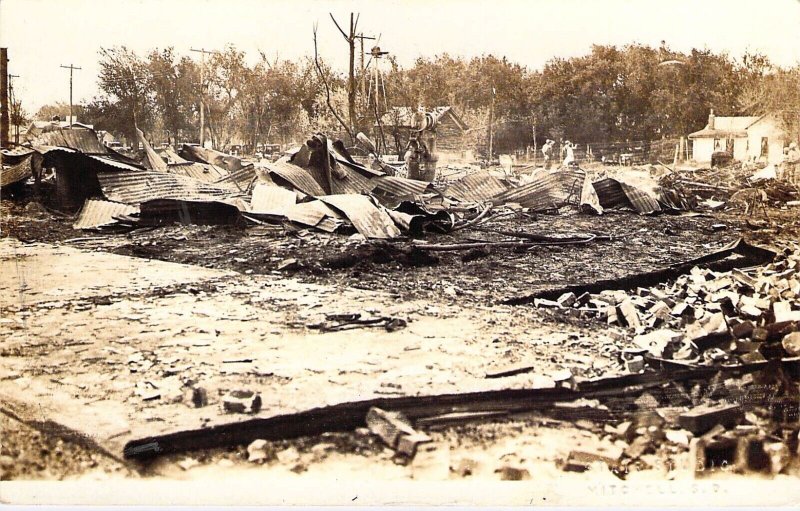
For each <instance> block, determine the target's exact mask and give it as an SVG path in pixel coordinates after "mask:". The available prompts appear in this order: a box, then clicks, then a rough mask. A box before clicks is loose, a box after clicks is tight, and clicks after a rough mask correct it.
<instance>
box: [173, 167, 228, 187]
mask: <svg viewBox="0 0 800 511" xmlns="http://www.w3.org/2000/svg"><path fill="white" fill-rule="evenodd" d="M167 172H170V173H172V174H177V175H179V176H185V177H190V178H192V179H197V180H198V181H205V182H206V183H216V182H218V181H219V180H220V179H222V178H224V177H226V176H227V175H228V172H227V171H226V170H223V169H221V168H219V167H216V166H214V165H211V164H208V163H197V162H187V163H178V164H174V165H170V166H169V167H168V168H167Z"/></svg>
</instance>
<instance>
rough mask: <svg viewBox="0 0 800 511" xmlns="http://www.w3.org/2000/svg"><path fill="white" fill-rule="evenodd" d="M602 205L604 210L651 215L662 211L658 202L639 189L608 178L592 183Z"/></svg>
mask: <svg viewBox="0 0 800 511" xmlns="http://www.w3.org/2000/svg"><path fill="white" fill-rule="evenodd" d="M592 187H593V188H594V190H595V192H596V193H597V197H598V199H599V201H600V205H601V206H602V207H604V208H609V209H614V208H629V209H632V210H634V211H636V212H638V213H639V214H642V215H649V214H652V213H657V212H660V211H661V206H660V205H659V204H658V201H657V200H656V199H655V198H654V197H651V196H650V195H648V194H647V193H645V192H644V191H642V190H640V189H639V188H637V187H635V186H632V185H629V184H627V183H624V182H622V181H618V180H616V179H612V178H610V177H607V178H605V179H601V180H600V181H596V182H594V183H592Z"/></svg>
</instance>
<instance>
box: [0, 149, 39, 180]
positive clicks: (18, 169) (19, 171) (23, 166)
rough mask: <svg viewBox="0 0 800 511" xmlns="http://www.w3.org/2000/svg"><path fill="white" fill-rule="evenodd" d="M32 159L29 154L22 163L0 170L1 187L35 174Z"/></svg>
mask: <svg viewBox="0 0 800 511" xmlns="http://www.w3.org/2000/svg"><path fill="white" fill-rule="evenodd" d="M31 159H32V158H31V157H30V156H28V157H27V158H25V159H24V160H23V161H21V162H20V163H17V164H16V165H13V166H11V167H7V168H4V169H2V170H0V187H3V186H8V185H11V184H14V183H18V182H20V181H23V180H25V179H28V178H29V177H31V175H33V171H32V170H31Z"/></svg>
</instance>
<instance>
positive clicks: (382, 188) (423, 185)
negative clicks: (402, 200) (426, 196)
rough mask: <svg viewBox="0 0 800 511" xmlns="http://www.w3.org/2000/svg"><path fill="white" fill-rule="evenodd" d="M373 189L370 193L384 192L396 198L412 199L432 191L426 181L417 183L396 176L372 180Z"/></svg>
mask: <svg viewBox="0 0 800 511" xmlns="http://www.w3.org/2000/svg"><path fill="white" fill-rule="evenodd" d="M372 183H373V184H374V187H373V188H372V190H371V191H374V192H385V193H389V194H391V195H395V196H397V197H412V196H414V195H422V194H423V193H425V192H427V191H434V188H433V185H432V184H431V183H428V182H427V181H417V180H416V179H407V178H404V177H397V176H381V177H376V178H373V179H372Z"/></svg>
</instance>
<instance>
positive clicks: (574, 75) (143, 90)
mask: <svg viewBox="0 0 800 511" xmlns="http://www.w3.org/2000/svg"><path fill="white" fill-rule="evenodd" d="M99 57H100V58H99V64H100V74H99V76H98V85H99V89H100V91H101V93H100V94H99V95H98V96H96V97H94V98H93V99H92V100H91V101H89V102H86V103H85V104H82V105H80V106H79V109H78V116H79V119H81V120H82V121H83V122H86V123H91V124H94V125H95V127H96V129H102V130H107V131H109V132H111V133H113V134H116V135H121V136H124V137H125V138H126V139H127V140H129V141H131V140H135V132H134V126H135V125H136V126H138V127H139V128H141V129H143V130H144V131H145V132H146V133H148V136H149V137H150V138H151V139H153V140H154V141H167V140H169V141H171V142H173V143H175V142H185V141H189V142H196V141H197V139H198V138H199V135H198V132H199V112H200V108H201V105H204V108H205V119H206V124H207V126H208V133H209V136H210V138H211V139H212V141H213V143H214V145H215V147H220V148H224V147H226V146H229V145H230V144H234V143H236V144H244V145H250V146H253V147H254V146H255V145H256V144H257V143H288V142H299V141H302V140H304V139H305V137H307V136H308V135H309V134H310V133H313V132H317V131H322V132H326V133H328V134H329V135H331V136H338V137H341V138H345V139H346V138H349V137H348V133H347V131H349V130H346V129H343V126H342V121H341V119H342V118H344V119H347V118H348V113H353V115H354V117H355V118H354V119H351V120H350V122H352V127H354V128H355V129H356V131H364V132H366V133H370V134H374V133H375V131H376V130H375V126H376V124H377V123H376V117H382V116H383V114H384V113H385V111H386V110H387V109H391V108H392V107H395V106H411V107H416V106H425V107H429V108H430V107H435V106H442V105H449V106H453V107H454V108H455V110H456V111H457V112H458V114H459V115H460V116H461V117H462V119H463V120H464V121H465V123H466V124H467V125H468V126H469V129H468V132H467V140H468V141H469V144H470V145H472V146H473V148H474V149H476V150H479V151H481V150H482V151H485V150H486V146H487V144H488V138H489V131H490V130H491V131H492V136H493V142H494V148H495V151H494V152H495V154H497V153H504V152H513V151H517V150H524V149H525V147H528V146H532V145H534V144H536V145H538V146H541V144H542V143H543V142H544V141H545V140H546V139H554V140H567V139H569V140H571V141H572V142H577V143H580V144H592V143H608V142H612V141H613V142H624V141H656V140H659V139H664V138H669V137H677V136H685V135H687V134H689V133H691V132H692V131H696V130H699V129H701V128H703V126H705V124H706V120H707V118H708V113H709V110H710V109H711V108H713V109H714V111H715V113H716V114H717V115H759V114H762V113H766V112H768V111H777V112H779V113H780V114H781V115H783V118H784V121H785V123H786V128H787V129H788V130H789V131H790V133H792V135H793V136H794V137H796V136H797V133H798V127H799V126H798V120H799V119H800V88H798V85H797V84H798V83H800V81H799V80H800V66H795V67H792V68H781V67H779V66H776V65H774V64H772V63H771V62H770V61H769V59H768V58H767V57H765V56H763V55H759V54H752V53H748V54H745V55H743V56H742V57H740V58H734V57H732V56H730V55H729V54H726V53H714V52H712V51H710V50H707V49H703V50H698V49H693V50H691V51H689V52H678V51H674V50H672V49H670V48H668V47H667V46H666V45H664V44H662V45H661V46H660V47H658V48H654V47H651V46H646V45H639V44H631V45H627V46H624V47H615V46H602V45H595V46H593V47H592V48H591V51H590V52H589V53H588V54H586V55H584V56H581V57H573V58H568V59H564V58H553V59H551V60H549V61H548V62H547V63H546V64H545V65H544V67H543V68H542V69H541V70H530V69H528V68H526V67H525V66H521V65H519V64H517V63H514V62H511V61H509V60H507V59H506V58H501V57H496V56H493V55H484V56H481V57H475V58H470V59H466V58H463V57H457V56H452V55H448V54H442V55H436V56H434V57H420V58H418V59H417V60H416V61H415V62H414V63H413V64H412V65H411V66H408V67H405V68H404V67H402V66H400V65H399V64H398V63H397V61H396V60H395V59H394V58H392V56H391V55H390V56H388V57H387V58H385V59H381V61H382V64H381V65H382V67H383V69H382V72H381V78H382V82H381V87H382V89H381V90H382V91H385V99H382V101H380V102H377V104H376V102H372V103H367V101H366V97H365V94H363V93H362V91H363V89H361V88H357V89H358V90H357V91H356V92H357V93H356V94H353V95H352V96H350V95H349V92H350V90H351V88H352V85H351V84H350V82H349V81H348V78H349V77H348V76H347V74H346V73H342V72H339V71H337V70H334V69H332V68H331V67H330V66H329V65H327V64H326V63H325V62H324V60H321V59H319V60H316V61H315V59H314V58H312V57H306V58H303V59H300V60H299V61H296V62H294V61H289V60H285V59H277V58H276V59H270V58H269V57H268V56H267V55H266V54H264V53H261V54H260V55H259V58H258V59H257V61H256V63H255V64H248V63H247V59H246V55H245V53H244V52H243V51H240V50H238V49H237V48H236V47H234V46H228V47H226V48H224V49H223V50H221V51H218V52H214V53H213V54H211V55H210V56H208V57H207V58H206V59H205V61H204V63H202V64H201V63H200V62H198V61H197V59H192V58H190V57H189V56H188V55H179V54H178V53H177V52H176V51H175V49H174V48H165V49H154V50H152V51H150V52H148V53H147V54H144V55H140V54H137V53H136V52H134V51H132V50H130V49H129V48H126V47H124V46H122V47H113V48H103V49H101V50H100V54H99ZM201 66H204V67H203V68H202V70H201ZM365 75H366V76H363V79H364V82H366V81H368V80H369V77H370V76H372V70H371V69H367V70H366V73H365ZM201 78H202V80H201ZM361 82H362V74H361V70H360V68H359V67H358V66H356V69H355V76H354V83H356V84H360V83H361ZM326 86H327V89H328V90H327V91H326ZM328 92H329V93H330V100H329V99H328V96H327V94H328ZM353 101H354V103H353V104H354V109H353V110H352V111H351V110H350V103H351V102H353ZM58 108H59V105H55V106H53V105H49V106H48V107H45V108H43V109H42V110H41V111H40V112H39V114H38V115H37V117H39V118H46V117H49V116H47V114H48V113H52V112H53V111H54V109H55V110H58ZM331 110H333V112H332V111H331ZM335 114H338V117H339V118H338V119H337V115H335ZM345 141H346V142H347V143H350V144H352V143H354V141H353V140H345Z"/></svg>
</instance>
